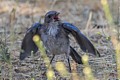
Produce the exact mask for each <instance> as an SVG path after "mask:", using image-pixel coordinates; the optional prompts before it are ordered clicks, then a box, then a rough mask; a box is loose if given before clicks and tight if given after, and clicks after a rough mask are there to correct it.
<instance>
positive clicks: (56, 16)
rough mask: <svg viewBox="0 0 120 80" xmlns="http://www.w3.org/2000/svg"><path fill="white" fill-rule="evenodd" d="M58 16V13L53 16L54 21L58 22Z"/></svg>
mask: <svg viewBox="0 0 120 80" xmlns="http://www.w3.org/2000/svg"><path fill="white" fill-rule="evenodd" d="M59 14H60V13H59V12H57V13H56V15H55V17H54V19H55V21H59V17H58V16H59Z"/></svg>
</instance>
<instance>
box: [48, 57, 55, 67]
mask: <svg viewBox="0 0 120 80" xmlns="http://www.w3.org/2000/svg"><path fill="white" fill-rule="evenodd" d="M54 57H55V55H53V56H52V59H51V60H50V64H49V65H48V67H47V69H49V67H50V65H51V63H52V61H53V59H54Z"/></svg>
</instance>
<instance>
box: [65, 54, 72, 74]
mask: <svg viewBox="0 0 120 80" xmlns="http://www.w3.org/2000/svg"><path fill="white" fill-rule="evenodd" d="M66 57H67V60H68V65H69V72H70V73H71V65H70V58H69V53H67V54H66Z"/></svg>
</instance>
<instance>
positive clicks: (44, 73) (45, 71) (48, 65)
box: [43, 55, 55, 75]
mask: <svg viewBox="0 0 120 80" xmlns="http://www.w3.org/2000/svg"><path fill="white" fill-rule="evenodd" d="M54 57H55V55H53V56H52V59H51V60H50V63H49V65H48V66H47V69H49V67H50V65H51V63H52V61H53V59H54ZM45 73H46V71H45V72H44V73H43V75H44V74H45Z"/></svg>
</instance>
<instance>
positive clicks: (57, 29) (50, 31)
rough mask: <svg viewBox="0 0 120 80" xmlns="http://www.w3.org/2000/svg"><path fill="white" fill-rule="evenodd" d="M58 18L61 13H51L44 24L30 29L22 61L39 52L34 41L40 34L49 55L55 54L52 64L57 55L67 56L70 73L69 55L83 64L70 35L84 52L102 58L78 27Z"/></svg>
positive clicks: (47, 15) (24, 41) (24, 44)
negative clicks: (70, 39)
mask: <svg viewBox="0 0 120 80" xmlns="http://www.w3.org/2000/svg"><path fill="white" fill-rule="evenodd" d="M58 16H59V13H58V12H57V11H49V12H48V13H47V14H46V15H45V19H44V24H40V23H35V24H33V25H32V27H31V28H30V29H28V31H27V33H26V35H25V37H24V39H23V41H22V46H21V49H22V52H21V53H20V60H23V59H25V58H26V57H27V56H29V55H30V54H31V51H33V53H36V52H37V50H38V48H37V46H36V45H35V43H34V42H33V40H32V38H33V36H34V35H36V34H38V35H39V36H40V38H41V39H42V42H43V44H44V46H45V49H46V52H47V54H53V57H52V59H51V61H50V63H51V62H52V60H53V58H54V56H55V55H59V54H66V57H67V60H68V63H69V68H70V71H71V67H70V60H69V55H70V56H71V57H72V59H73V60H74V61H75V62H76V63H78V64H82V60H81V56H80V55H79V54H78V53H77V52H76V51H75V50H74V48H73V47H71V46H70V41H69V36H68V35H69V34H72V35H73V37H74V38H75V39H76V41H77V43H78V44H79V46H80V48H81V49H82V50H83V51H84V52H88V53H92V54H94V55H96V56H100V54H99V52H98V51H97V50H96V49H95V47H94V46H93V45H92V43H91V42H90V41H89V40H88V39H87V38H86V37H85V36H84V35H83V34H82V33H81V32H80V30H79V29H78V28H77V27H76V26H74V25H72V24H70V23H68V22H62V21H61V20H60V19H59V17H58Z"/></svg>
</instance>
